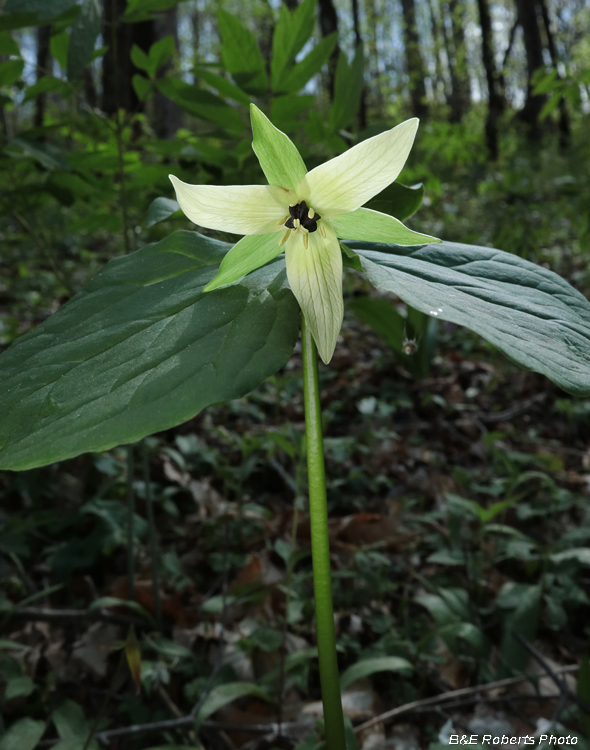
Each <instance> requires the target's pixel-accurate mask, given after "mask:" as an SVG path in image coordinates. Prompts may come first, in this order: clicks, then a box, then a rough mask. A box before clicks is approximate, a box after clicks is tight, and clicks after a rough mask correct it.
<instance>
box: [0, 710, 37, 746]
mask: <svg viewBox="0 0 590 750" xmlns="http://www.w3.org/2000/svg"><path fill="white" fill-rule="evenodd" d="M44 731H45V722H44V721H35V720H34V719H28V718H25V719H19V720H18V721H16V722H15V723H14V724H12V726H10V727H9V728H8V731H7V732H6V734H5V735H3V737H2V739H0V750H34V748H36V747H37V743H38V742H39V740H40V739H41V737H42V736H43V732H44Z"/></svg>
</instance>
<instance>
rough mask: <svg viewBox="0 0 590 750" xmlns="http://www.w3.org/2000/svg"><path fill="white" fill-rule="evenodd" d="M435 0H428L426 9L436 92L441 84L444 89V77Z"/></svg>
mask: <svg viewBox="0 0 590 750" xmlns="http://www.w3.org/2000/svg"><path fill="white" fill-rule="evenodd" d="M434 3H435V0H428V11H429V15H430V33H431V34H432V54H433V56H434V65H435V74H434V86H433V88H434V91H435V92H438V91H439V90H440V88H441V86H442V88H443V90H444V89H445V79H444V75H443V71H442V65H441V59H440V57H441V41H440V40H441V34H440V26H439V22H438V16H437V14H436V11H435V5H434Z"/></svg>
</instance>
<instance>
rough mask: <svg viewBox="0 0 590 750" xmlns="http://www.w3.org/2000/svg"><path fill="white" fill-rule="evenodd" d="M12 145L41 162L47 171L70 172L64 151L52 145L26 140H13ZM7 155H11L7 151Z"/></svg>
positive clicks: (11, 140)
mask: <svg viewBox="0 0 590 750" xmlns="http://www.w3.org/2000/svg"><path fill="white" fill-rule="evenodd" d="M9 143H10V145H14V146H17V147H18V148H19V149H20V150H21V151H22V152H23V154H24V155H25V156H29V157H31V158H32V159H35V161H37V162H39V164H40V165H41V166H42V167H45V169H49V170H53V169H61V170H62V171H64V172H69V171H70V166H69V164H68V162H67V161H66V159H65V155H64V153H63V151H61V150H60V149H59V148H57V147H56V146H52V145H51V144H50V143H40V142H39V141H28V140H26V139H25V138H11V139H10V141H9ZM7 153H9V152H8V151H7Z"/></svg>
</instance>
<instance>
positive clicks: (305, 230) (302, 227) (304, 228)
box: [299, 224, 309, 234]
mask: <svg viewBox="0 0 590 750" xmlns="http://www.w3.org/2000/svg"><path fill="white" fill-rule="evenodd" d="M299 229H301V231H302V232H303V234H309V229H308V228H307V227H304V226H303V224H302V225H301V226H300V227H299Z"/></svg>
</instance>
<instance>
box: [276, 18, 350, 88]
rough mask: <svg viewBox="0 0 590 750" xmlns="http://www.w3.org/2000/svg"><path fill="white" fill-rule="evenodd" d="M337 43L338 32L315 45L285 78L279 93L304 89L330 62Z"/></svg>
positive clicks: (280, 85)
mask: <svg viewBox="0 0 590 750" xmlns="http://www.w3.org/2000/svg"><path fill="white" fill-rule="evenodd" d="M337 43H338V32H337V31H334V32H333V33H332V34H328V36H326V37H324V38H323V39H322V40H321V41H320V42H318V43H317V44H316V45H315V47H314V48H313V49H312V50H311V52H309V53H308V54H307V55H306V56H305V57H304V58H303V60H301V62H298V63H297V64H296V65H295V66H293V68H291V70H290V71H289V72H288V73H287V74H286V75H285V76H283V80H282V81H281V82H280V84H279V87H278V89H277V92H285V93H292V92H295V91H299V90H300V89H302V88H303V87H304V86H305V84H306V83H307V82H308V81H309V79H310V78H312V77H313V76H314V75H315V74H316V73H319V72H320V70H321V69H322V66H323V65H325V64H326V63H327V62H328V59H329V57H330V55H331V54H332V52H333V51H334V47H335V46H336V44H337Z"/></svg>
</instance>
